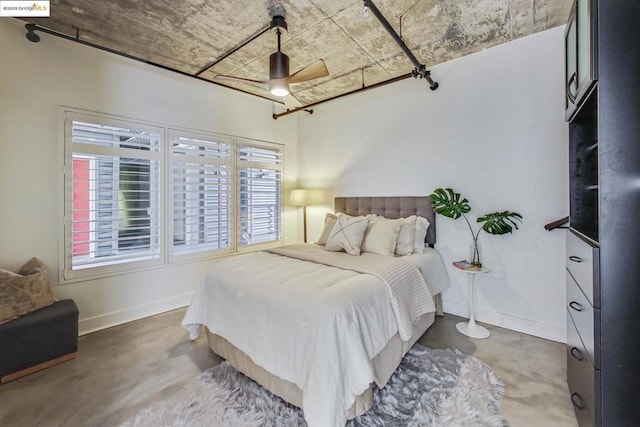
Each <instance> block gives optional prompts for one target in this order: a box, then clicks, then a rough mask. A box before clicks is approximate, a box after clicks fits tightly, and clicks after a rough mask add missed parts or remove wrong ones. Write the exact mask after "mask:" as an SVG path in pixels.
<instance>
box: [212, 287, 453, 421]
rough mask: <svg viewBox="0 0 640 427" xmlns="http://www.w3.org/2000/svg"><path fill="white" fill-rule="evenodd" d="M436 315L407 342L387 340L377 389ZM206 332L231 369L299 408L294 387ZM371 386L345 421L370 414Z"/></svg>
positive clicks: (423, 320) (378, 361) (377, 368)
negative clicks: (368, 411) (367, 412)
mask: <svg viewBox="0 0 640 427" xmlns="http://www.w3.org/2000/svg"><path fill="white" fill-rule="evenodd" d="M439 297H440V295H437V296H436V298H434V299H435V300H436V309H437V311H436V313H438V314H440V313H441V312H442V303H441V302H440V298H439ZM436 313H428V314H425V315H423V316H421V317H419V318H418V319H416V321H415V322H414V323H413V333H412V335H411V338H410V339H409V340H408V341H402V340H401V339H400V336H399V335H398V334H397V333H396V334H395V335H394V336H393V337H391V340H389V342H388V343H387V345H386V346H385V347H384V348H383V349H382V351H381V352H380V353H379V354H378V355H377V356H376V357H375V358H374V359H373V369H374V376H375V383H376V384H377V385H378V387H380V388H382V387H384V385H385V384H386V383H387V381H388V380H389V378H391V375H392V374H393V372H394V371H395V370H396V368H397V367H398V365H399V364H400V361H401V360H402V357H403V356H404V355H405V353H406V352H407V351H409V349H410V348H411V347H412V346H413V344H415V343H416V341H417V340H418V339H419V338H420V337H421V336H422V334H424V332H425V331H426V330H427V329H428V328H429V326H431V325H432V324H433V322H434V321H435V315H436ZM205 331H206V333H207V341H208V342H209V347H210V348H211V350H213V352H214V353H216V354H217V355H219V356H220V357H222V358H223V359H226V360H227V361H229V363H230V364H231V366H233V367H234V368H235V369H237V370H238V371H240V372H242V373H243V374H244V375H246V376H248V377H249V378H251V379H253V380H254V381H255V382H257V383H258V384H260V385H261V386H263V387H264V388H266V389H267V390H269V391H270V392H272V393H273V394H275V395H277V396H279V397H280V398H282V399H283V400H285V401H287V402H289V403H291V404H292V405H295V406H297V407H299V408H301V407H302V390H301V389H300V388H299V387H298V386H297V385H295V384H293V383H291V382H289V381H286V380H283V379H282V378H279V377H277V376H275V375H273V374H271V373H270V372H268V371H267V370H266V369H264V368H263V367H261V366H258V365H256V364H255V363H254V362H253V360H251V358H250V357H249V356H247V355H246V354H245V353H243V352H242V351H240V350H239V349H238V348H237V347H235V346H234V345H233V344H231V343H230V342H229V341H227V340H226V339H225V338H222V337H221V336H219V335H216V334H212V333H211V332H210V331H209V330H208V329H207V328H206V327H205ZM373 386H374V384H371V385H370V386H369V388H368V389H367V390H365V391H364V392H363V393H362V394H360V395H359V396H358V397H357V398H356V401H355V402H354V404H353V405H352V406H351V408H349V410H348V411H347V418H348V419H352V418H355V417H357V416H359V415H362V414H364V413H365V412H366V411H367V410H369V408H370V407H371V403H372V398H373Z"/></svg>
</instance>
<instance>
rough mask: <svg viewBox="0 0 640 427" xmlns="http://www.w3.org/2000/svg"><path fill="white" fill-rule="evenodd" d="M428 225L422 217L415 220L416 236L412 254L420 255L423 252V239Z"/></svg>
mask: <svg viewBox="0 0 640 427" xmlns="http://www.w3.org/2000/svg"><path fill="white" fill-rule="evenodd" d="M429 225H430V224H429V221H428V220H427V219H426V218H424V217H421V216H419V217H418V219H417V220H416V234H415V239H414V241H413V253H414V254H421V253H423V252H424V238H425V237H426V236H427V230H428V229H429Z"/></svg>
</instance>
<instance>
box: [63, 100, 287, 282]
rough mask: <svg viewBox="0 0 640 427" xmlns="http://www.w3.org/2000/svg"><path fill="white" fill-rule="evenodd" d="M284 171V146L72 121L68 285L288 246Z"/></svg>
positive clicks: (93, 118) (94, 119)
mask: <svg viewBox="0 0 640 427" xmlns="http://www.w3.org/2000/svg"><path fill="white" fill-rule="evenodd" d="M165 141H166V143H165ZM282 163H283V160H282V147H281V146H279V145H277V144H272V143H265V142H259V141H245V140H236V139H234V138H232V137H228V136H220V135H214V134H205V133H198V132H191V131H185V130H177V129H169V128H165V127H162V126H156V125H150V124H147V123H140V122H133V121H129V120H120V119H112V118H109V117H105V116H101V115H94V114H84V113H80V112H72V111H66V112H65V175H64V176H65V187H64V188H65V193H64V239H63V245H64V250H63V254H64V255H63V256H64V276H63V277H62V278H61V279H62V281H69V280H74V279H76V278H83V277H99V276H104V275H109V274H113V273H117V272H119V271H123V270H128V269H134V268H140V267H146V266H153V265H160V264H163V263H168V262H179V261H180V260H183V259H189V258H194V257H197V258H202V257H207V256H212V255H216V254H220V253H231V252H235V251H238V250H248V249H250V248H251V247H252V245H264V244H274V243H278V242H280V241H281V234H282V233H281V215H282V207H281V205H282V196H281V194H282ZM165 186H166V187H165Z"/></svg>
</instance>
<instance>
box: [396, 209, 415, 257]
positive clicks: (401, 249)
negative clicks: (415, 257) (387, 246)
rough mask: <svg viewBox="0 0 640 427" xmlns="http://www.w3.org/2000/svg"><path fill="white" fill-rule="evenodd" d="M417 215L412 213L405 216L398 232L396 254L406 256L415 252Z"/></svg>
mask: <svg viewBox="0 0 640 427" xmlns="http://www.w3.org/2000/svg"><path fill="white" fill-rule="evenodd" d="M417 219H418V217H417V216H415V215H411V216H410V217H407V218H404V220H403V222H402V225H401V226H400V232H399V233H398V242H397V244H396V255H400V256H404V255H411V254H412V253H413V245H414V240H415V238H416V237H415V236H416V220H417Z"/></svg>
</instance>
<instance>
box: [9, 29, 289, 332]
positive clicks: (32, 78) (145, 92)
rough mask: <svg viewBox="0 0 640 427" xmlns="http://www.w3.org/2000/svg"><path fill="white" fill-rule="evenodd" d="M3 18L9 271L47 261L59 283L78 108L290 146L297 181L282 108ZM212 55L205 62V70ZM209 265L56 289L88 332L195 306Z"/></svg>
mask: <svg viewBox="0 0 640 427" xmlns="http://www.w3.org/2000/svg"><path fill="white" fill-rule="evenodd" d="M40 37H41V39H42V40H41V41H40V43H37V44H34V43H31V42H29V41H27V39H26V38H25V30H24V22H22V21H18V20H13V19H7V18H5V19H2V20H0V52H2V54H1V56H0V268H6V269H12V270H14V271H15V270H17V269H18V268H19V267H20V266H21V265H22V264H23V263H24V262H26V261H27V260H28V259H29V258H30V257H32V256H37V257H39V258H40V259H41V260H42V261H43V262H44V263H45V265H46V266H47V268H48V270H49V276H50V279H51V280H52V282H53V283H54V284H56V283H57V270H58V251H59V248H60V243H59V232H60V216H59V214H58V213H59V211H60V202H61V194H62V193H61V185H62V182H61V179H60V171H61V167H62V160H61V158H60V144H61V141H60V135H61V127H60V125H61V123H60V116H59V111H58V108H59V106H68V107H75V108H81V109H86V110H92V111H97V112H102V113H108V114H114V115H119V116H128V117H131V118H136V119H141V120H145V121H152V122H157V123H161V124H167V125H174V126H182V127H187V128H192V129H199V130H205V131H212V132H218V133H225V134H230V135H235V136H241V137H249V138H256V139H261V140H267V141H273V142H278V143H282V144H285V159H286V165H285V168H286V169H285V185H286V188H291V187H292V186H294V185H295V181H296V178H297V169H296V160H297V156H298V154H297V149H296V141H297V133H296V132H297V130H296V129H297V128H296V120H295V118H293V117H292V116H290V117H289V118H282V119H279V120H277V121H276V120H273V119H272V117H271V114H272V113H273V111H272V104H271V103H270V102H267V101H262V100H260V99H258V98H256V97H252V96H249V95H245V94H241V93H238V92H234V91H231V90H229V89H225V88H221V87H218V86H215V85H212V84H209V83H205V82H201V81H198V80H195V79H191V78H188V77H184V76H180V75H178V74H175V73H171V72H168V71H165V70H161V69H159V68H156V67H152V66H149V65H146V64H142V63H139V62H136V61H132V60H129V59H125V58H122V57H119V56H116V55H112V54H109V53H106V52H102V51H100V50H97V49H93V48H90V47H86V46H81V45H79V44H76V43H73V42H70V41H66V40H62V39H60V38H57V37H53V36H50V35H47V34H42V33H40ZM209 60H210V58H202V61H203V63H206V62H207V61H209ZM299 217H300V215H299V212H298V210H296V209H293V210H287V212H286V213H285V221H284V237H285V242H293V241H295V240H297V238H298V228H299ZM208 264H209V263H208V262H194V263H188V264H182V265H175V266H164V267H161V268H158V269H153V270H145V271H139V272H136V273H132V274H125V275H119V276H115V277H111V278H107V279H99V280H91V281H86V282H80V283H74V284H69V285H61V286H54V288H55V289H54V291H55V293H56V294H57V296H58V297H60V298H67V297H69V298H74V299H75V301H76V303H77V304H78V306H79V308H80V319H81V321H80V329H81V332H87V331H91V330H94V329H98V328H102V327H106V326H110V325H113V324H117V323H122V322H124V321H129V320H133V319H135V318H139V317H143V316H146V315H150V314H154V313H158V312H161V311H164V310H169V309H172V308H176V307H179V306H183V305H186V304H187V303H188V302H189V301H190V297H191V294H192V292H193V290H194V288H195V286H196V285H197V283H198V282H199V280H200V279H201V277H202V276H203V274H204V271H205V269H206V267H207V265H208Z"/></svg>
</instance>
